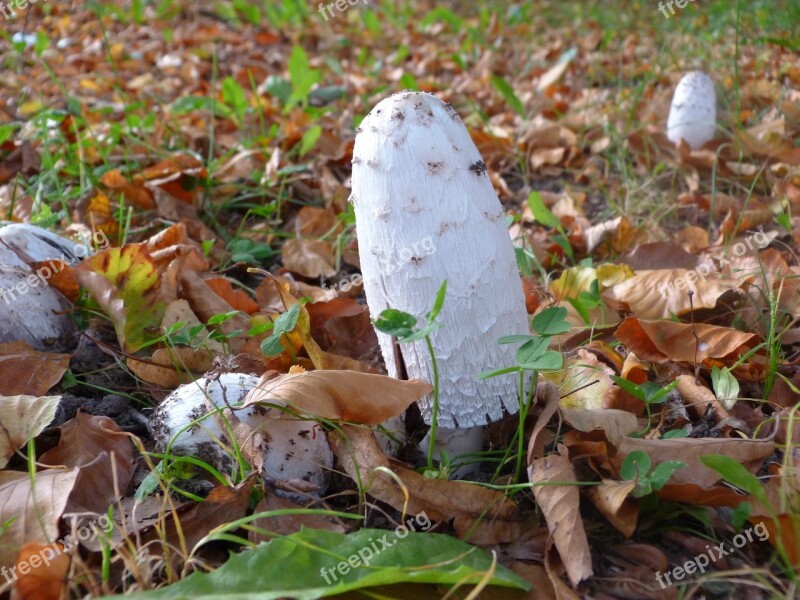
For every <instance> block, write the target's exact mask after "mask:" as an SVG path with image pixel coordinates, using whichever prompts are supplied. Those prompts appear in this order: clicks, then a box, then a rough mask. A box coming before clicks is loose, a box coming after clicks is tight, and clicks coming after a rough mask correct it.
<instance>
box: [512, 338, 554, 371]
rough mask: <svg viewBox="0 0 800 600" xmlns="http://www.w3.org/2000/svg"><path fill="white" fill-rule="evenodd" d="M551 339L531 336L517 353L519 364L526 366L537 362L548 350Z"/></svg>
mask: <svg viewBox="0 0 800 600" xmlns="http://www.w3.org/2000/svg"><path fill="white" fill-rule="evenodd" d="M548 344H550V340H549V339H548V338H545V337H539V338H531V339H529V340H528V341H527V342H525V343H524V344H522V346H520V347H519V349H518V350H517V354H516V361H517V365H519V366H520V367H524V366H525V365H527V364H531V363H533V362H535V361H536V360H537V359H538V358H539V357H541V356H543V355H544V353H545V352H547V346H548Z"/></svg>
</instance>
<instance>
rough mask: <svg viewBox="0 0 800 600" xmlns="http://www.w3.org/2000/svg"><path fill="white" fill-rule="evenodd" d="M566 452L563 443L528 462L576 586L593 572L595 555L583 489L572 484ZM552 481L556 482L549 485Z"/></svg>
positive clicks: (536, 493)
mask: <svg viewBox="0 0 800 600" xmlns="http://www.w3.org/2000/svg"><path fill="white" fill-rule="evenodd" d="M567 454H568V451H567V449H566V448H565V447H564V446H560V447H559V453H558V454H550V455H549V456H545V457H544V458H539V459H536V460H534V461H533V462H531V464H530V465H529V466H528V479H529V480H530V482H531V483H532V484H533V487H532V490H533V496H534V498H535V499H536V504H537V506H538V507H539V509H540V510H541V511H542V513H543V514H544V518H545V520H546V521H547V528H548V529H549V530H550V533H551V535H552V536H553V539H554V541H555V545H556V548H557V549H558V554H559V556H560V557H561V561H562V562H563V563H564V566H565V567H566V569H567V576H568V577H569V580H570V583H572V585H573V587H577V586H578V584H580V582H581V581H583V580H584V579H586V578H588V577H591V576H592V574H593V571H592V557H591V554H590V553H589V542H588V541H587V539H586V530H585V529H584V526H583V519H582V518H581V512H580V492H579V491H578V486H576V485H570V484H571V483H573V482H575V483H577V481H578V479H577V477H576V476H575V471H574V470H573V468H572V464H571V463H570V462H569V458H568V456H567ZM551 482H552V483H553V485H549V484H550V483H551ZM537 484H542V485H537ZM558 484H561V485H558Z"/></svg>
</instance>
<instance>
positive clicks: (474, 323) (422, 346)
mask: <svg viewBox="0 0 800 600" xmlns="http://www.w3.org/2000/svg"><path fill="white" fill-rule="evenodd" d="M351 201H352V202H353V205H354V206H355V214H356V231H357V235H358V246H359V255H360V260H361V271H362V275H363V279H364V290H365V293H366V297H367V303H368V305H369V309H370V313H371V315H372V317H373V319H375V318H377V317H378V316H379V315H380V314H381V312H382V311H384V310H385V309H388V308H393V309H397V310H401V311H404V312H406V313H409V314H411V315H414V316H415V317H418V318H419V317H421V316H422V315H424V314H425V313H426V312H427V311H428V310H429V309H430V307H431V305H432V304H433V301H434V298H435V297H436V293H437V290H439V288H440V287H441V286H442V283H443V282H444V281H445V280H447V296H446V298H445V301H444V307H443V309H442V311H441V313H440V318H439V321H440V323H441V324H442V326H441V328H440V329H438V330H436V331H435V332H434V333H433V334H432V341H433V349H434V352H435V354H436V359H437V363H438V368H439V376H440V388H439V394H440V400H439V413H438V425H439V427H440V429H439V430H438V431H437V434H436V445H437V447H438V448H440V449H442V450H445V451H446V452H447V454H448V455H457V454H462V453H466V452H475V451H479V450H480V449H481V433H482V427H483V426H484V425H486V424H487V423H489V422H492V421H496V420H498V419H500V418H501V417H503V416H504V415H505V414H513V413H515V412H516V411H517V410H518V409H519V401H518V392H519V390H518V386H519V380H518V376H517V375H516V374H507V375H502V376H498V377H493V378H489V379H484V380H479V379H477V375H478V374H479V373H481V372H483V371H486V370H489V369H495V368H501V367H507V366H512V365H514V364H515V363H514V349H513V348H512V347H510V346H509V345H502V346H501V345H499V344H498V343H497V342H498V340H499V339H500V338H501V337H503V336H507V335H514V334H527V333H529V325H528V318H527V313H526V310H525V300H524V296H523V292H522V283H521V280H520V276H519V271H518V269H517V263H516V258H515V253H514V248H513V246H512V243H511V238H510V236H509V233H508V228H507V225H506V220H505V214H504V212H503V208H502V206H501V205H500V201H499V199H498V197H497V194H496V193H495V191H494V188H493V187H492V184H491V182H490V180H489V176H488V174H487V172H486V165H485V164H484V162H483V160H482V157H481V155H480V153H479V152H478V149H477V148H476V147H475V144H474V143H473V141H472V139H471V138H470V136H469V132H468V131H467V128H466V127H465V126H464V124H463V122H462V121H461V118H460V117H459V115H458V113H457V112H456V111H455V109H453V107H452V106H450V105H449V104H446V103H444V102H442V101H441V100H439V99H438V98H437V97H436V96H433V95H432V94H427V93H420V92H401V93H398V94H395V95H393V96H391V97H389V98H386V99H385V100H383V101H381V102H380V103H379V104H378V105H377V106H376V107H375V108H373V109H372V111H371V112H370V113H369V114H368V115H367V116H366V117H365V118H364V120H363V121H362V123H361V126H360V131H359V133H358V135H357V136H356V141H355V147H354V149H353V177H352V196H351ZM377 335H378V341H379V343H380V347H381V351H382V353H383V357H384V360H385V362H386V367H387V369H388V371H389V374H390V375H391V376H393V377H398V376H400V375H401V373H402V367H401V365H399V364H398V360H397V359H396V357H395V350H394V346H393V340H392V338H391V336H389V335H387V334H385V333H383V332H381V331H377ZM399 350H400V352H399V354H401V355H402V361H403V363H404V365H405V371H406V373H407V375H408V377H409V378H412V379H413V378H418V379H424V380H426V381H429V382H432V381H433V370H432V361H431V358H430V355H429V353H428V350H427V346H426V342H425V341H424V340H418V341H414V342H409V343H406V344H402V345H400V347H399ZM420 408H421V411H422V416H423V418H424V419H425V422H426V423H428V424H430V423H431V421H432V398H431V396H430V395H429V396H426V397H425V398H423V399H422V400H421V401H420Z"/></svg>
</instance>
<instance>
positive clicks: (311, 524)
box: [248, 494, 345, 544]
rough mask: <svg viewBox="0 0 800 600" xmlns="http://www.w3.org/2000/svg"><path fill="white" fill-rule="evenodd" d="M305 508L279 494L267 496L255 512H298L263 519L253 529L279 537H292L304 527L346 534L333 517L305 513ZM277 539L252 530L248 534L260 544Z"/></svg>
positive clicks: (253, 522)
mask: <svg viewBox="0 0 800 600" xmlns="http://www.w3.org/2000/svg"><path fill="white" fill-rule="evenodd" d="M303 508H304V507H303V506H300V505H299V504H297V503H295V502H292V501H291V500H289V499H288V498H282V497H280V496H278V495H277V494H267V495H266V496H264V497H263V498H262V499H261V501H260V502H259V503H258V505H257V506H256V509H255V512H257V513H261V512H267V511H278V510H296V511H297V513H295V514H277V515H274V516H269V517H261V518H259V519H256V520H255V521H252V522H251V525H252V526H253V527H258V528H260V529H265V530H267V531H270V532H274V533H275V534H277V536H285V535H292V534H293V533H297V532H298V531H300V529H301V528H302V527H306V528H309V529H325V530H327V531H336V532H338V533H345V528H344V526H342V524H341V523H339V522H337V521H336V520H334V519H333V517H326V516H325V515H318V514H313V513H308V512H305V511H303V510H302V509H303ZM274 537H276V536H275V535H268V534H262V533H261V532H259V531H255V530H251V531H250V532H249V534H248V539H249V540H250V541H251V542H253V543H255V544H258V543H260V542H266V541H269V540H271V539H272V538H274Z"/></svg>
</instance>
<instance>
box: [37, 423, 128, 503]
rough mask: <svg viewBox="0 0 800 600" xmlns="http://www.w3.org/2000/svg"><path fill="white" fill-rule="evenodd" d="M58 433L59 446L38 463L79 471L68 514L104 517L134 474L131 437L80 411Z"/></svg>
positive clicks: (114, 426)
mask: <svg viewBox="0 0 800 600" xmlns="http://www.w3.org/2000/svg"><path fill="white" fill-rule="evenodd" d="M59 430H60V431H61V439H60V440H59V442H58V446H56V447H55V448H53V449H52V450H48V451H47V452H45V453H44V454H43V455H42V457H41V459H40V461H41V462H42V464H44V465H48V466H52V467H68V468H72V467H77V468H80V475H79V476H78V484H77V485H76V488H75V490H73V493H72V495H71V497H70V511H71V512H77V511H78V510H89V511H93V512H96V513H101V514H102V513H105V511H106V509H107V508H108V505H109V504H111V503H112V502H114V501H115V500H117V499H118V498H119V497H120V496H121V495H122V494H123V493H124V492H125V490H126V489H127V487H128V480H130V478H131V474H132V473H133V445H132V444H131V439H130V437H131V436H129V435H128V434H127V433H124V432H123V431H122V430H121V429H120V428H119V426H118V425H117V424H116V423H115V422H114V421H112V420H111V419H110V418H108V417H98V416H93V415H87V414H85V413H82V412H80V411H78V414H77V415H76V416H75V418H73V419H70V420H69V421H67V422H66V423H64V424H63V425H62V426H61V427H59ZM115 484H116V486H117V490H116V491H115V490H114V486H115Z"/></svg>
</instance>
